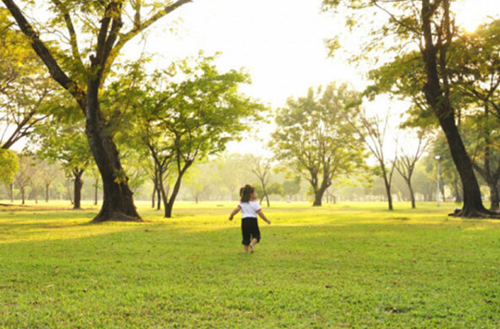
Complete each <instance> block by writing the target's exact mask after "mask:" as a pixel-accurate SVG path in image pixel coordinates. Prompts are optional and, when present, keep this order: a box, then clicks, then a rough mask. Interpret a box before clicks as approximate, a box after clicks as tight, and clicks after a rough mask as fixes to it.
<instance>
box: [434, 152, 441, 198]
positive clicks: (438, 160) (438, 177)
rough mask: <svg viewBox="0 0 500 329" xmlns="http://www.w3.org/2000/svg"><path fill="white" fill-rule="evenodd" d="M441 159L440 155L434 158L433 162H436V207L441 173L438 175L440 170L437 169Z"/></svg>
mask: <svg viewBox="0 0 500 329" xmlns="http://www.w3.org/2000/svg"><path fill="white" fill-rule="evenodd" d="M441 159H442V157H441V156H440V155H436V156H434V160H437V190H436V201H437V206H438V207H439V199H440V197H439V192H440V191H439V190H440V188H439V187H440V186H439V181H440V178H441V173H440V168H439V163H440V162H441Z"/></svg>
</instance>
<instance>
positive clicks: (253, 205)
mask: <svg viewBox="0 0 500 329" xmlns="http://www.w3.org/2000/svg"><path fill="white" fill-rule="evenodd" d="M238 206H239V207H240V208H241V218H248V217H255V218H257V213H258V212H259V211H260V209H261V208H260V204H259V203H258V202H257V201H249V202H240V204H239V205H238Z"/></svg>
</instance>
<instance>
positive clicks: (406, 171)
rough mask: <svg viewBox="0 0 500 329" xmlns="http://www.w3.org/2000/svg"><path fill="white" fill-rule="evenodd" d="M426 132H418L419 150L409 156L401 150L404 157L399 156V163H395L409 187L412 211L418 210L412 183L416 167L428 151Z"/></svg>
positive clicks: (403, 149)
mask: <svg viewBox="0 0 500 329" xmlns="http://www.w3.org/2000/svg"><path fill="white" fill-rule="evenodd" d="M425 135H426V132H425V131H424V130H420V131H418V132H417V137H418V145H417V149H416V150H415V152H414V153H413V154H408V153H407V152H406V150H405V148H401V152H402V155H400V156H398V159H397V161H396V162H395V163H394V166H395V167H396V169H397V171H398V172H399V174H400V175H401V176H402V177H403V179H404V181H405V183H406V185H407V186H408V191H409V192H410V200H411V207H412V209H415V208H416V202H415V192H414V189H413V185H412V182H411V179H412V176H413V173H414V171H415V166H416V164H417V161H418V160H419V159H420V158H421V157H422V156H423V155H424V152H425V151H426V149H427V147H428V145H429V140H428V139H426V137H425Z"/></svg>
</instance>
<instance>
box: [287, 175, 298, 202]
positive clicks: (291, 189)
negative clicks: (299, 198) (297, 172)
mask: <svg viewBox="0 0 500 329" xmlns="http://www.w3.org/2000/svg"><path fill="white" fill-rule="evenodd" d="M299 193H300V176H297V177H295V178H294V179H287V180H285V181H284V182H283V194H284V195H287V196H288V198H289V199H292V197H293V196H294V195H297V194H299Z"/></svg>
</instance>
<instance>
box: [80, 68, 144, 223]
mask: <svg viewBox="0 0 500 329" xmlns="http://www.w3.org/2000/svg"><path fill="white" fill-rule="evenodd" d="M99 81H100V79H98V78H93V77H92V76H91V77H90V78H89V84H88V90H87V99H86V116H87V121H86V126H85V133H86V134H87V137H88V140H89V145H90V150H91V152H92V155H93V156H94V159H95V162H96V164H97V167H98V168H99V172H100V173H101V178H102V185H103V203H102V208H101V211H100V212H99V214H98V215H97V216H96V217H95V218H94V219H93V222H104V221H142V219H141V217H140V216H139V214H138V213H137V209H136V208H135V205H134V200H133V197H132V194H133V193H132V191H131V190H130V188H129V186H128V178H127V177H126V176H125V173H124V170H123V168H122V165H121V163H120V157H119V155H118V150H117V148H116V145H115V143H114V141H113V138H112V136H111V135H109V133H107V130H108V129H106V127H105V126H104V124H103V120H102V119H101V113H100V109H99V100H98V96H97V95H98V91H99V88H98V87H99Z"/></svg>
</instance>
